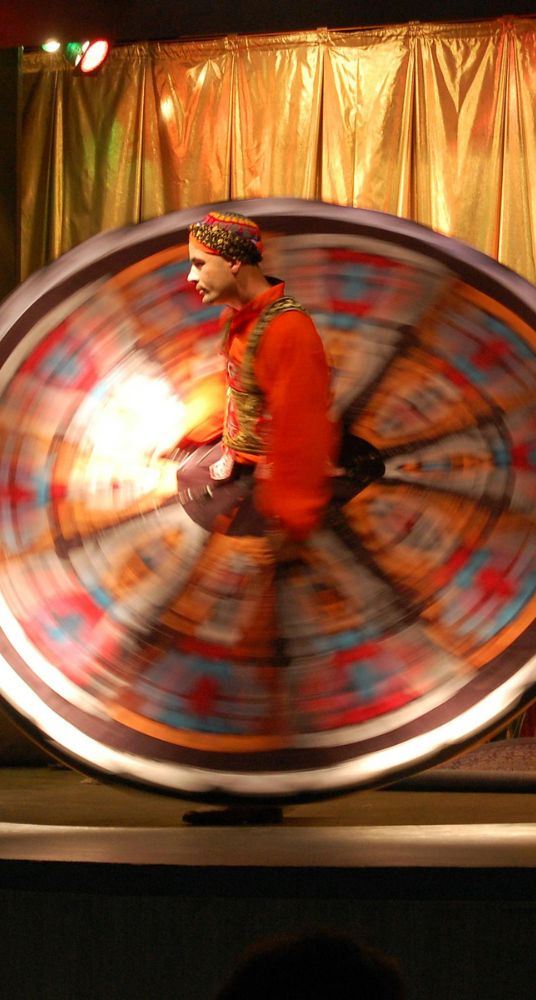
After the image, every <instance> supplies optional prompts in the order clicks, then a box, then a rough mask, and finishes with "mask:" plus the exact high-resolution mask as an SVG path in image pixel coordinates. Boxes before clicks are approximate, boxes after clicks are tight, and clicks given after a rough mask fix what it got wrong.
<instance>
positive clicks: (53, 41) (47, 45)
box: [41, 38, 61, 52]
mask: <svg viewBox="0 0 536 1000" xmlns="http://www.w3.org/2000/svg"><path fill="white" fill-rule="evenodd" d="M41 48H42V49H43V52H58V51H59V49H61V42H59V41H58V39H57V38H47V40H46V42H43V44H42V46H41Z"/></svg>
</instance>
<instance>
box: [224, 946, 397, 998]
mask: <svg viewBox="0 0 536 1000" xmlns="http://www.w3.org/2000/svg"><path fill="white" fill-rule="evenodd" d="M404 997H405V991H404V988H403V985H402V980H401V977H400V973H399V971H398V967H397V964H396V962H395V961H394V960H393V959H391V958H390V957H389V956H387V955H384V954H383V953H382V952H380V951H377V950H376V949H375V948H372V947H370V946H369V945H368V944H365V943H364V942H362V941H360V940H359V939H355V938H353V937H351V936H350V935H346V934H337V933H334V932H330V931H314V932H312V933H308V934H301V935H299V936H297V937H292V938H275V939H270V940H266V941H263V942H260V943H259V944H257V945H255V946H254V947H253V948H252V949H250V950H248V951H247V952H246V953H245V955H244V957H243V958H242V960H241V961H240V963H239V965H238V967H237V968H236V969H235V971H234V973H233V974H232V975H231V978H230V979H229V980H228V982H227V983H226V985H225V986H224V987H223V989H221V990H220V992H219V993H218V994H217V996H216V998H215V1000H330V998H333V1000H404Z"/></svg>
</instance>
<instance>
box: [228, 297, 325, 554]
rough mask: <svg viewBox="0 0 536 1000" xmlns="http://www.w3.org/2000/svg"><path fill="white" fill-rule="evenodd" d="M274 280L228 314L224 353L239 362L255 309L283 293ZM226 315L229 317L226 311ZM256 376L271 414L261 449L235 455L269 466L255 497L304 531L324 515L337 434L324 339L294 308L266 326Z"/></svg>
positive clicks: (292, 531)
mask: <svg viewBox="0 0 536 1000" xmlns="http://www.w3.org/2000/svg"><path fill="white" fill-rule="evenodd" d="M284 290H285V286H284V284H283V282H281V283H279V284H276V285H272V286H270V288H268V289H266V291H265V292H263V293H262V294H261V295H259V296H257V298H256V299H253V300H252V301H251V302H248V304H247V305H246V306H244V307H243V308H242V309H240V310H238V311H234V310H233V311H232V312H231V314H230V318H231V323H230V328H229V336H228V353H229V360H230V362H231V364H233V365H236V366H240V364H241V362H242V360H243V357H244V352H245V349H246V344H247V342H248V339H249V336H250V334H251V333H252V332H253V330H254V328H255V326H256V323H257V321H258V318H259V316H260V313H261V312H262V310H263V309H264V308H265V307H266V306H267V305H268V304H269V303H270V302H273V301H275V299H278V298H281V296H282V295H284ZM224 319H226V320H227V321H228V320H229V312H227V313H226V315H225V317H224ZM254 370H255V378H256V379H257V382H258V385H259V387H260V389H261V390H262V392H263V393H264V396H265V399H266V410H267V413H268V415H269V418H270V420H269V424H268V426H269V433H268V437H267V453H266V456H265V457H264V456H263V457H260V458H259V456H256V455H247V454H244V453H239V454H236V456H235V457H237V459H238V461H246V462H256V463H258V462H259V461H260V462H262V463H263V464H265V465H266V476H265V477H264V476H263V477H262V478H261V477H259V479H258V482H257V485H256V497H255V499H256V504H257V506H258V508H259V510H260V511H261V512H262V513H263V514H264V515H265V516H266V517H268V518H273V519H275V520H276V521H278V522H280V524H281V526H282V528H283V529H284V530H285V531H286V532H287V533H288V534H289V535H290V536H291V537H292V538H295V539H303V538H305V537H306V536H307V535H308V534H309V533H310V532H311V531H312V530H313V529H314V528H315V527H317V526H318V524H319V523H320V520H321V518H322V513H323V511H324V509H325V507H326V504H327V503H328V500H329V496H330V477H329V467H330V459H331V458H332V457H333V448H334V441H335V432H334V426H333V424H332V422H331V420H330V419H329V417H328V411H329V405H330V389H329V371H328V366H327V361H326V356H325V353H324V348H323V345H322V341H321V339H320V337H319V335H318V333H317V331H316V329H315V326H314V323H313V321H312V319H311V318H310V316H308V315H306V314H305V313H302V312H298V311H296V310H292V311H288V312H284V313H281V314H279V315H278V316H276V317H275V318H274V319H273V320H271V321H270V322H269V324H268V325H267V327H266V329H265V331H264V333H263V335H262V338H261V341H260V344H259V347H258V350H257V353H256V356H255V365H254Z"/></svg>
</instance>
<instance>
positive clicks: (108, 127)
mask: <svg viewBox="0 0 536 1000" xmlns="http://www.w3.org/2000/svg"><path fill="white" fill-rule="evenodd" d="M21 150H22V155H21V160H20V163H21V166H20V170H21V191H22V198H21V202H22V212H21V255H22V259H21V268H22V274H23V276H26V275H28V274H29V273H30V272H31V271H33V270H35V269H36V268H38V267H41V266H42V265H43V264H45V263H46V262H47V261H49V260H51V259H53V258H55V257H57V256H58V255H59V254H61V253H63V252H65V251H66V250H68V249H69V248H70V247H72V246H74V245H75V244H77V243H79V242H81V241H82V240H84V239H87V238H88V237H89V236H91V235H93V234H94V233H96V232H99V231H100V230H102V229H108V228H112V227H116V226H122V225H126V224H129V223H132V222H139V221H142V220H144V219H148V218H151V217H153V216H157V215H161V214H163V213H165V212H170V211H173V210H174V209H177V208H182V207H187V206H193V205H201V204H206V203H209V202H214V201H222V200H226V199H228V198H253V197H268V196H288V197H300V198H318V199H322V200H324V201H328V202H337V203H339V204H344V205H359V206H361V207H364V208H372V209H377V210H380V211H385V212H390V213H393V214H395V215H400V216H405V217H408V218H412V219H415V220H417V221H419V222H422V223H424V224H426V225H429V226H432V227H433V228H434V229H437V230H439V231H441V232H444V233H447V234H449V235H452V236H456V237H458V238H459V239H462V240H464V241H465V242H468V243H471V244H472V245H473V246H476V247H478V248H480V249H481V250H484V251H485V252H486V253H488V254H491V255H492V256H495V257H497V258H498V259H499V260H501V261H502V262H503V263H505V264H507V265H508V266H510V267H512V268H514V270H516V271H518V272H519V273H521V274H523V275H524V276H525V277H527V278H529V279H530V280H532V281H533V282H536V252H535V251H536V184H535V183H534V177H535V176H536V19H534V18H531V17H526V18H510V17H505V18H501V19H499V20H493V21H484V22H475V23H464V24H418V23H411V24H407V25H398V26H394V27H386V28H377V29H364V30H351V31H329V30H327V29H319V30H318V31H310V32H299V33H298V32H297V33H291V34H285V35H270V36H229V37H227V38H220V39H215V40H210V41H196V42H188V43H184V44H179V43H176V44H159V43H147V44H142V45H129V46H126V47H124V48H118V49H115V50H113V51H112V52H111V54H110V57H109V59H108V61H107V63H106V64H105V66H104V67H103V69H102V71H101V73H100V74H99V75H97V76H95V77H90V78H84V77H81V76H76V75H75V74H73V72H72V69H71V68H70V67H69V66H68V64H67V63H65V62H64V60H63V59H62V57H60V56H58V57H53V56H50V55H46V54H45V53H33V54H28V55H25V56H24V58H23V125H22V139H21Z"/></svg>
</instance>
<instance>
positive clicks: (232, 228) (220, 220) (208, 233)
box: [190, 212, 263, 264]
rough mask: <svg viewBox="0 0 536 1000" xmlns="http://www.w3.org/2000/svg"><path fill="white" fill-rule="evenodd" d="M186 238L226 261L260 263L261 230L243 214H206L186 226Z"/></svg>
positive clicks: (261, 248) (261, 247)
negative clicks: (187, 227) (188, 231)
mask: <svg viewBox="0 0 536 1000" xmlns="http://www.w3.org/2000/svg"><path fill="white" fill-rule="evenodd" d="M190 237H191V238H192V239H193V240H194V241H195V242H196V243H198V244H200V246H201V247H202V249H203V250H206V251H207V252H208V253H213V254H219V256H220V257H224V258H225V259H226V260H239V261H240V262H241V263H242V264H258V263H259V262H260V261H261V260H262V250H263V246H262V237H261V231H260V229H259V227H258V225H257V223H256V222H254V221H253V219H247V218H246V216H245V215H238V214H236V215H235V214H233V215H222V214H220V213H219V212H210V213H209V214H208V215H205V217H204V218H203V219H201V221H200V222H194V223H193V225H191V226H190Z"/></svg>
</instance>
